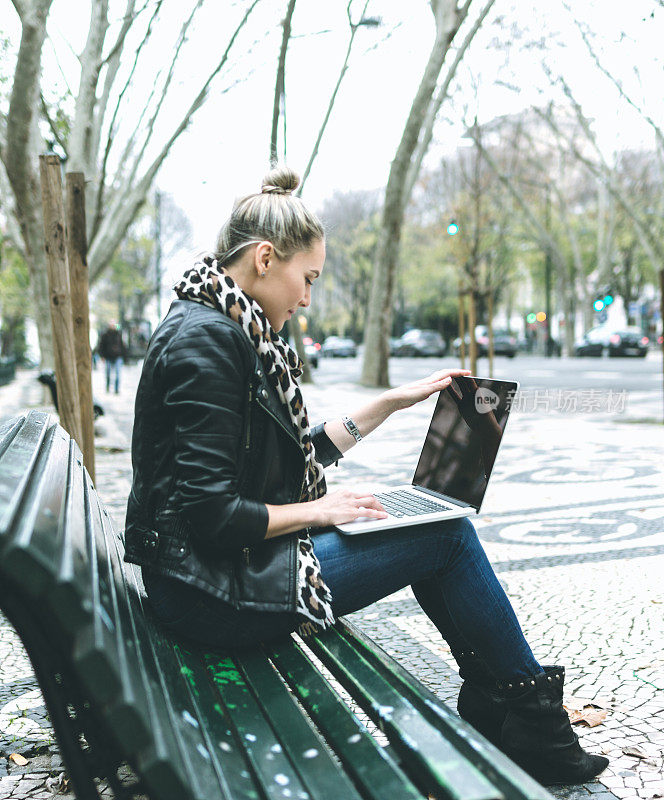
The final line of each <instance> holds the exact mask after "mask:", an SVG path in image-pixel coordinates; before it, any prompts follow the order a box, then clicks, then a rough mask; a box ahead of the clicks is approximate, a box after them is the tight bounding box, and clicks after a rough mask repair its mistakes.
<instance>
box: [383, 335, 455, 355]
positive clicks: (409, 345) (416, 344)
mask: <svg viewBox="0 0 664 800" xmlns="http://www.w3.org/2000/svg"><path fill="white" fill-rule="evenodd" d="M446 351H447V345H446V344H445V340H444V339H443V337H442V336H441V335H440V333H438V331H432V330H427V329H425V328H414V329H413V330H412V331H407V332H406V333H404V335H403V336H402V337H401V338H400V339H399V340H398V341H397V342H396V344H395V346H394V355H395V356H396V357H397V358H406V357H409V356H420V357H426V356H444V355H445V352H446Z"/></svg>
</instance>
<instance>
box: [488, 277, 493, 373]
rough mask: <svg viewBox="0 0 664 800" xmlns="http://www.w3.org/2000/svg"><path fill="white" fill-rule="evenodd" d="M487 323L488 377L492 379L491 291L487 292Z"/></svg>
mask: <svg viewBox="0 0 664 800" xmlns="http://www.w3.org/2000/svg"><path fill="white" fill-rule="evenodd" d="M487 306H488V308H487V322H488V323H489V325H488V333H489V377H490V378H493V356H494V353H493V290H492V289H488V290H487Z"/></svg>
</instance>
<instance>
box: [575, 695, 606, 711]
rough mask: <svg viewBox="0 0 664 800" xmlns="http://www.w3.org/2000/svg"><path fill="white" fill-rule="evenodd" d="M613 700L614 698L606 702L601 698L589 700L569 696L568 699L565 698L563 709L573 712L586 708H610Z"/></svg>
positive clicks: (587, 698)
mask: <svg viewBox="0 0 664 800" xmlns="http://www.w3.org/2000/svg"><path fill="white" fill-rule="evenodd" d="M613 700H615V698H614V697H612V698H611V699H610V700H607V699H605V698H603V697H593V699H592V700H591V699H590V698H589V697H577V696H576V695H570V696H569V697H566V698H565V708H566V709H567V710H568V711H569V710H570V709H571V710H573V711H581V710H582V709H584V708H587V707H588V706H590V707H592V708H610V707H611V702H612V701H613Z"/></svg>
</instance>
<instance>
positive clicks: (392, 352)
mask: <svg viewBox="0 0 664 800" xmlns="http://www.w3.org/2000/svg"><path fill="white" fill-rule="evenodd" d="M400 341H401V339H399V338H398V337H395V336H390V339H389V342H390V355H391V356H393V355H396V352H397V347H398V345H399V342H400Z"/></svg>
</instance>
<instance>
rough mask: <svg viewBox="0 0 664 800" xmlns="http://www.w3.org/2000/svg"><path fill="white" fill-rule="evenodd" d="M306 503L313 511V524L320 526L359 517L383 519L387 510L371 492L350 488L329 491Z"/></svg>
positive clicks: (338, 523)
mask: <svg viewBox="0 0 664 800" xmlns="http://www.w3.org/2000/svg"><path fill="white" fill-rule="evenodd" d="M308 505H309V507H310V510H311V511H314V513H315V518H314V520H313V525H314V526H315V527H321V528H322V527H325V526H328V525H342V524H343V523H344V522H353V520H356V519H358V518H359V517H370V518H371V519H385V517H386V516H387V511H385V509H384V508H383V506H382V505H381V504H380V503H379V501H378V500H377V499H376V498H375V497H374V496H373V495H372V494H369V493H368V492H353V491H351V490H350V489H340V490H339V491H336V492H330V493H329V494H326V495H324V496H323V497H319V498H318V500H311V501H310V502H309V504H308Z"/></svg>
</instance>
